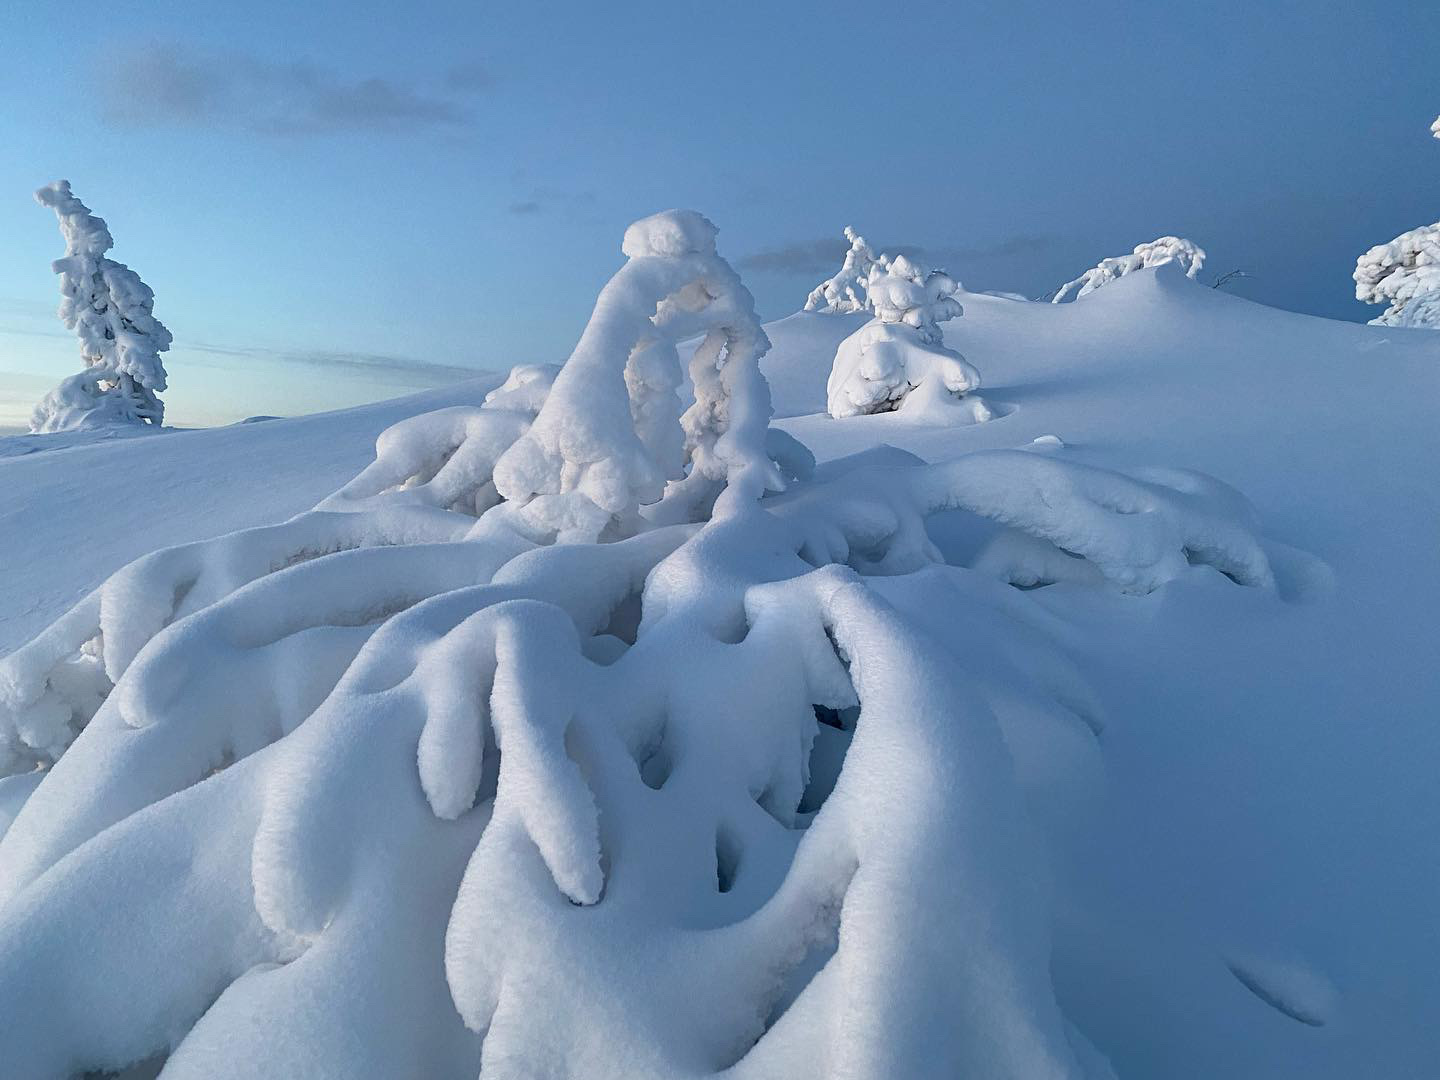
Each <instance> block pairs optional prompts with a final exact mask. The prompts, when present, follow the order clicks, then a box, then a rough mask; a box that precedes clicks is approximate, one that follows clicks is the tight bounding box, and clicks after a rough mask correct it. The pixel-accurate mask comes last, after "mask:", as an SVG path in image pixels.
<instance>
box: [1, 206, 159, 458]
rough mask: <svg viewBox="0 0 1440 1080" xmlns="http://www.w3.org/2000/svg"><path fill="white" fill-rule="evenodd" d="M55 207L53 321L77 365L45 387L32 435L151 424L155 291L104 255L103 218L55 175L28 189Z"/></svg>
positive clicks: (155, 414) (154, 415)
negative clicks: (73, 349)
mask: <svg viewBox="0 0 1440 1080" xmlns="http://www.w3.org/2000/svg"><path fill="white" fill-rule="evenodd" d="M35 199H36V201H37V202H39V203H40V204H41V205H43V206H48V207H50V208H51V209H53V210H54V211H55V216H56V217H57V218H59V219H60V232H61V234H62V235H63V236H64V237H65V256H64V258H60V259H56V260H55V262H54V264H53V266H54V269H55V273H57V274H59V275H60V296H61V300H60V318H61V319H62V320H63V321H64V323H65V325H66V326H67V327H68V328H69V329H71V330H73V331H75V335H76V336H77V337H78V338H79V339H80V355H81V357H82V358H83V359H84V361H85V370H84V371H82V372H80V373H79V374H76V375H71V376H70V377H69V378H68V379H65V380H64V381H63V382H61V383H60V385H59V386H57V387H56V388H55V389H54V390H51V391H50V392H49V393H48V394H46V395H45V397H44V398H42V399H41V400H40V403H39V404H38V405H36V406H35V412H34V414H33V415H32V416H31V418H30V430H31V431H32V432H36V433H42V432H55V431H73V430H77V429H85V428H98V427H107V426H110V425H114V424H153V425H154V426H156V427H159V426H160V424H161V422H162V421H163V420H164V418H165V406H164V404H163V403H162V402H161V400H160V397H159V393H160V391H162V390H164V389H165V365H164V364H163V363H161V361H160V354H161V353H162V352H164V351H165V350H166V349H168V348H170V341H171V338H170V331H169V330H167V329H165V326H164V325H163V324H162V323H161V322H160V320H159V319H157V318H155V315H154V307H155V294H154V293H153V292H151V291H150V286H148V285H146V284H145V282H143V281H141V280H140V276H139V275H138V274H136V273H135V271H133V270H131V269H130V268H129V267H128V266H126V265H125V264H124V263H118V262H115V261H114V260H113V259H107V258H106V257H105V252H107V251H109V250H110V248H112V247H113V246H114V244H115V241H114V240H113V239H111V236H110V230H109V229H108V228H106V225H105V220H104V219H103V218H98V217H96V216H95V215H94V214H92V213H91V212H90V209H89V207H87V206H86V205H85V204H84V203H82V202H81V201H80V200H79V199H78V198H76V197H75V195H73V194H72V193H71V191H70V181H68V180H59V181H56V182H55V183H53V184H49V185H47V186H46V187H43V188H41V189H40V190H39V191H37V192H35Z"/></svg>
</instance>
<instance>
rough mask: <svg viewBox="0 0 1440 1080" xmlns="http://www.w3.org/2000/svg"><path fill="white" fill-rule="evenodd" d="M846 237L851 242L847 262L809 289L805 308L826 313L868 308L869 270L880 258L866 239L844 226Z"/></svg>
mask: <svg viewBox="0 0 1440 1080" xmlns="http://www.w3.org/2000/svg"><path fill="white" fill-rule="evenodd" d="M845 239H846V240H849V241H850V250H849V251H847V252H846V253H845V263H844V265H843V266H841V267H840V271H839V273H837V274H836V275H835V276H834V277H832V278H829V279H827V280H825V281H822V282H821V283H820V284H819V285H816V286H815V288H814V289H812V290H811V291H810V296H809V298H808V299H806V301H805V310H806V311H820V312H824V313H825V314H827V315H845V314H849V313H851V312H855V311H866V310H868V309H869V307H870V303H869V300H868V299H867V296H866V291H865V290H866V288H867V287H868V282H869V278H870V270H871V269H872V268H873V267H874V265H875V263H876V262H877V261H878V257H877V256H876V254H875V253H874V252H873V251H871V250H870V245H869V244H867V243H866V242H865V238H864V237H863V236H861V235H860V234H859V233H857V232H856V231H855V230H854V229H852V228H851V227H850V226H849V225H846V226H845Z"/></svg>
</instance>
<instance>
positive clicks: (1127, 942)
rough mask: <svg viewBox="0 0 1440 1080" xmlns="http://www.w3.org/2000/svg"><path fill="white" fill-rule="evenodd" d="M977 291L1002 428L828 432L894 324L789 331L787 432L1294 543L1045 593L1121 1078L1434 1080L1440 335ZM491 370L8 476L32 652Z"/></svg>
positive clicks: (817, 319) (1205, 300) (315, 492)
mask: <svg viewBox="0 0 1440 1080" xmlns="http://www.w3.org/2000/svg"><path fill="white" fill-rule="evenodd" d="M963 302H964V306H965V315H964V317H962V318H960V319H956V320H953V321H951V322H950V323H947V324H946V325H945V327H944V329H945V337H946V343H947V345H949V346H950V347H951V348H955V349H958V350H959V351H960V352H962V353H964V354H965V356H966V357H967V359H968V360H969V361H970V362H971V363H972V364H974V365H975V367H976V368H978V369H979V371H980V373H981V375H982V376H983V378H984V388H983V389H982V390H981V393H982V395H983V396H984V398H985V400H986V401H987V402H988V403H989V404H990V405H991V407H992V408H993V409H994V410H995V412H996V413H997V414H1000V415H999V416H998V418H997V419H996V420H993V421H991V422H989V423H984V424H979V425H974V426H969V427H954V428H940V427H935V426H926V425H923V424H918V423H915V422H912V421H909V420H906V419H904V418H903V417H902V415H901V414H891V415H884V416H874V417H856V418H851V419H847V420H832V419H829V418H827V417H825V416H823V415H804V414H806V413H816V412H818V411H819V410H821V409H823V407H824V400H825V377H826V375H827V373H828V371H829V365H830V360H831V357H832V356H833V353H834V349H835V346H836V345H837V344H838V342H839V341H840V340H841V339H843V338H844V337H845V336H846V335H848V334H849V333H850V332H851V331H852V330H853V329H855V328H856V327H857V326H859V325H860V324H861V323H863V321H864V319H863V317H857V316H836V315H822V314H812V313H801V314H797V315H794V316H791V317H789V318H787V319H783V320H780V321H778V322H776V323H772V324H769V325H768V326H767V327H766V330H767V333H768V334H769V336H770V337H771V339H772V341H773V343H774V348H773V349H772V351H771V352H770V354H769V355H767V356H766V357H765V358H764V361H763V362H762V368H763V370H764V371H765V373H766V375H767V377H768V378H769V380H770V383H771V386H772V390H773V395H774V401H775V410H776V414H777V415H778V416H782V417H789V419H787V420H785V421H784V422H783V423H781V424H780V425H779V426H781V427H783V428H784V429H785V430H787V431H789V432H790V433H791V434H793V435H794V436H796V437H797V438H799V439H800V440H801V441H802V442H804V443H806V444H807V445H808V446H809V447H810V448H811V449H812V450H813V451H814V452H815V454H816V457H817V458H818V459H820V460H821V461H825V460H830V459H835V458H840V457H843V456H845V455H849V454H853V453H856V452H858V451H862V450H865V449H866V448H869V447H873V446H876V445H877V444H881V443H888V444H891V445H893V446H896V447H900V448H903V449H906V450H910V451H913V452H914V453H916V454H919V455H920V456H922V457H924V458H926V459H928V460H931V461H942V460H948V459H951V458H954V457H957V456H958V455H960V454H963V453H966V452H968V451H971V450H978V449H989V448H1008V447H1022V446H1026V445H1029V444H1030V443H1031V442H1032V440H1034V439H1036V438H1038V437H1041V436H1045V435H1056V436H1059V437H1060V439H1062V440H1063V442H1064V443H1065V446H1064V448H1063V449H1059V450H1055V451H1047V453H1054V454H1056V455H1059V456H1061V457H1063V458H1066V459H1068V460H1075V461H1080V462H1089V463H1094V464H1100V465H1105V464H1112V463H1117V462H1121V461H1124V462H1131V463H1134V462H1142V463H1148V464H1152V465H1158V466H1174V467H1183V468H1192V469H1198V470H1202V471H1204V472H1206V473H1210V474H1212V475H1213V476H1216V477H1218V478H1220V479H1221V480H1223V481H1225V482H1227V483H1229V484H1231V485H1233V486H1235V487H1236V488H1238V489H1239V490H1240V491H1242V492H1244V493H1245V494H1246V495H1247V496H1248V497H1249V498H1250V500H1251V501H1252V502H1253V503H1254V505H1255V507H1256V508H1257V510H1258V512H1259V515H1260V518H1261V521H1262V524H1263V532H1264V535H1265V536H1266V537H1268V538H1270V540H1272V541H1275V542H1278V544H1279V545H1282V546H1279V547H1276V548H1275V549H1274V550H1273V552H1272V559H1273V561H1274V562H1275V565H1276V569H1277V574H1278V576H1279V578H1280V589H1279V591H1278V593H1267V592H1264V591H1261V590H1249V589H1241V588H1229V587H1225V588H1217V587H1213V586H1214V583H1213V582H1210V581H1207V580H1205V579H1202V578H1199V577H1196V578H1190V577H1187V578H1183V579H1181V580H1178V581H1175V582H1173V583H1171V584H1169V585H1167V586H1165V587H1164V588H1161V589H1159V590H1158V591H1156V592H1153V593H1150V594H1149V595H1146V596H1131V595H1121V594H1119V593H1116V592H1112V591H1101V590H1096V589H1093V588H1085V587H1082V586H1078V585H1066V584H1057V585H1051V586H1049V587H1046V588H1044V589H1040V590H1035V591H1031V592H1028V593H1024V594H1017V595H1023V596H1025V597H1026V598H1027V601H1029V602H1033V605H1034V608H1033V610H1034V611H1035V612H1036V618H1037V619H1039V620H1041V621H1043V622H1044V624H1045V627H1046V631H1047V633H1048V634H1049V635H1050V636H1051V637H1052V638H1053V639H1054V640H1056V641H1058V642H1059V643H1060V645H1061V647H1062V648H1063V649H1064V651H1065V653H1066V654H1067V656H1068V657H1069V658H1070V659H1071V660H1073V661H1074V662H1075V664H1076V665H1077V667H1078V669H1079V670H1080V671H1081V672H1083V673H1084V678H1085V680H1086V682H1087V683H1088V684H1089V686H1090V687H1091V689H1092V690H1093V691H1094V693H1095V696H1096V699H1097V703H1098V712H1099V718H1100V720H1101V722H1103V730H1102V732H1101V734H1100V737H1099V740H1098V753H1096V752H1093V751H1090V750H1087V751H1086V752H1085V753H1082V754H1080V755H1078V757H1077V755H1075V754H1072V753H1066V752H1063V751H1062V750H1061V749H1059V748H1052V747H1050V746H1048V745H1045V744H1044V743H1043V742H1040V743H1037V744H1036V745H1034V746H1031V747H1030V748H1029V749H1028V750H1027V751H1025V752H1023V753H1018V754H1017V756H1019V757H1021V758H1022V759H1023V761H1022V771H1023V770H1028V771H1029V772H1030V774H1031V780H1032V782H1031V783H1030V785H1029V786H1028V788H1027V790H1029V791H1031V792H1035V791H1039V792H1047V791H1048V792H1050V793H1051V796H1053V801H1048V802H1047V801H1045V800H1046V796H1043V795H1042V796H1041V801H1040V802H1039V803H1038V804H1037V805H1036V806H1034V807H1032V810H1033V811H1034V812H1035V813H1036V815H1037V817H1038V820H1039V824H1040V825H1041V830H1042V832H1043V833H1044V835H1045V836H1046V845H1047V849H1048V853H1049V855H1050V862H1051V872H1052V877H1053V881H1052V883H1051V891H1052V893H1053V898H1052V903H1053V904H1054V906H1055V908H1056V911H1057V918H1058V925H1057V927H1056V931H1055V933H1056V942H1055V956H1054V960H1053V968H1054V978H1055V983H1056V990H1057V993H1058V996H1059V998H1060V1004H1061V1005H1062V1006H1063V1007H1064V1010H1065V1013H1066V1015H1067V1016H1069V1017H1071V1018H1073V1019H1074V1020H1075V1022H1076V1023H1077V1024H1078V1025H1079V1027H1080V1028H1082V1029H1083V1030H1084V1032H1085V1033H1086V1035H1088V1036H1089V1038H1090V1039H1091V1040H1092V1041H1093V1042H1094V1043H1095V1044H1096V1045H1097V1046H1098V1048H1099V1049H1100V1050H1101V1051H1102V1052H1103V1053H1104V1054H1105V1055H1106V1056H1108V1057H1109V1058H1110V1060H1111V1062H1112V1064H1113V1065H1114V1068H1115V1071H1116V1073H1117V1075H1118V1076H1120V1077H1146V1078H1149V1077H1155V1078H1160V1077H1166V1078H1195V1080H1200V1078H1207V1080H1208V1078H1213V1077H1220V1076H1223V1077H1235V1078H1241V1080H1246V1078H1251V1077H1254V1078H1257V1080H1258V1078H1271V1077H1334V1078H1336V1080H1339V1078H1352V1077H1356V1076H1384V1077H1395V1078H1405V1077H1417V1078H1418V1077H1423V1076H1427V1075H1433V1063H1434V1062H1435V1061H1437V1060H1440V1031H1437V1030H1436V1028H1435V1025H1434V1024H1433V1022H1432V1020H1431V1018H1432V1017H1433V1016H1434V1015H1436V1013H1437V1011H1440V963H1437V960H1440V941H1437V937H1436V932H1435V930H1434V916H1433V901H1434V898H1435V896H1436V895H1440V859H1437V858H1436V842H1435V840H1434V831H1435V830H1434V824H1435V822H1436V821H1437V820H1440V786H1437V785H1436V784H1435V783H1434V779H1433V778H1434V776H1435V775H1436V772H1437V766H1440V732H1437V729H1436V725H1435V719H1436V715H1437V712H1440V709H1437V704H1440V664H1437V663H1436V655H1437V651H1440V650H1437V638H1440V635H1437V633H1436V631H1435V628H1434V616H1433V611H1434V609H1435V606H1436V603H1437V601H1440V552H1437V539H1440V498H1437V497H1436V494H1435V490H1434V473H1435V465H1436V463H1437V462H1440V432H1437V430H1436V425H1435V423H1434V418H1433V414H1434V408H1435V403H1436V402H1437V401H1440V335H1437V334H1434V333H1433V332H1426V331H1408V330H1399V329H1392V328H1381V327H1364V326H1354V325H1350V324H1340V323H1334V322H1329V321H1325V320H1319V319H1312V318H1308V317H1304V316H1298V315H1292V314H1288V313H1284V312H1279V311H1275V310H1272V309H1267V308H1263V307H1260V306H1257V305H1254V304H1250V303H1248V302H1246V301H1242V300H1239V299H1236V298H1234V297H1230V296H1228V295H1225V294H1222V293H1219V292H1216V291H1213V290H1210V289H1206V288H1204V287H1202V286H1199V285H1197V284H1195V283H1193V282H1191V281H1188V280H1186V279H1185V278H1184V276H1183V274H1181V273H1179V272H1178V271H1175V270H1173V268H1172V269H1170V270H1166V269H1162V270H1161V271H1159V272H1141V273H1136V274H1133V275H1130V276H1128V277H1126V278H1124V279H1122V280H1119V281H1117V282H1114V283H1112V284H1110V285H1107V286H1106V287H1105V288H1104V289H1101V290H1098V291H1096V292H1095V293H1094V294H1092V295H1090V296H1087V297H1086V298H1085V299H1084V300H1082V301H1079V302H1076V303H1073V304H1067V305H1059V306H1051V305H1047V304H1035V303H1024V302H1018V301H1013V300H1006V299H1000V298H997V297H993V296H987V295H979V294H975V295H966V296H964V297H963ZM489 385H491V384H489V383H486V382H483V381H477V382H475V383H472V384H464V385H462V386H460V387H454V388H450V389H447V390H445V391H435V392H431V393H429V394H425V395H417V396H415V397H411V398H405V399H401V400H398V401H395V402H389V403H385V404H383V405H377V406H369V407H366V408H363V409H356V410H349V411H346V412H340V413H331V414H325V415H322V416H316V417H308V418H304V419H300V420H292V421H271V422H267V423H263V424H254V425H246V426H238V427H233V428H226V429H217V430H213V431H204V432H189V433H175V434H169V435H162V436H154V437H147V438H140V439H134V440H127V441H124V442H118V443H114V444H109V445H96V446H84V447H75V448H72V449H68V450H62V451H54V452H46V453H35V454H27V455H25V456H22V457H11V458H0V491H4V492H5V501H4V503H3V506H0V551H3V552H4V555H5V560H6V570H5V576H4V578H3V584H0V654H3V653H4V652H6V651H8V650H9V649H11V648H13V647H15V646H16V645H18V644H19V643H21V642H23V641H24V640H26V639H28V638H29V637H30V636H32V635H33V634H34V633H35V632H36V631H37V630H39V629H40V628H41V627H42V626H44V625H45V624H47V623H48V622H50V621H51V620H53V619H54V618H55V617H56V616H58V615H59V614H60V613H61V612H62V611H63V610H64V609H65V608H66V607H67V606H68V605H69V604H70V603H72V602H74V601H75V600H76V599H78V598H79V597H80V596H81V595H82V594H83V593H84V592H85V591H87V590H88V589H90V588H92V587H93V586H94V585H96V584H97V583H98V582H99V581H101V580H103V579H104V578H105V577H106V576H107V575H108V574H109V573H111V572H112V571H114V570H115V569H118V568H119V567H120V566H121V565H123V564H125V563H126V562H128V561H129V560H131V559H132V558H134V557H136V556H137V555H140V554H142V553H144V552H146V551H149V550H152V549H154V548H156V547H159V546H162V545H166V544H174V543H179V542H182V541H185V540H189V539H194V538H199V537H205V536H213V535H217V534H220V533H223V532H226V531H229V530H232V529H235V528H239V527H242V526H246V525H251V524H258V523H264V522H273V521H278V520H281V519H284V518H286V517H288V516H290V515H291V514H293V513H296V512H298V511H300V510H303V509H306V508H308V507H310V506H312V505H314V503H315V502H317V501H318V500H319V499H320V498H321V497H322V496H324V495H325V494H327V493H329V492H330V491H333V490H335V489H336V488H338V487H339V486H340V485H341V484H342V483H344V482H345V481H346V480H348V479H349V478H350V477H351V476H353V475H354V474H356V473H357V472H359V471H360V469H361V468H363V467H364V466H365V465H366V464H367V463H368V462H369V461H370V459H371V457H372V456H373V451H372V445H373V440H374V437H375V435H376V434H377V433H378V432H379V431H380V430H381V429H383V428H384V427H386V426H388V425H389V424H390V423H393V422H394V421H395V420H397V419H399V418H401V417H404V416H408V415H412V414H414V413H417V412H420V411H423V410H424V409H428V408H434V407H439V406H441V405H448V404H451V403H456V402H475V401H478V400H480V399H481V398H482V397H483V391H484V390H486V389H488V387H489ZM116 475H120V476H124V477H126V478H127V480H128V478H134V480H135V482H136V485H137V488H138V489H139V490H142V491H145V492H146V493H147V494H146V497H145V499H144V501H128V500H123V499H119V498H117V497H115V495H114V486H113V485H112V484H108V483H103V482H101V478H102V477H103V478H106V479H108V478H110V477H113V476H116ZM97 491H98V492H99V493H100V494H99V496H98V497H97V496H96V495H95V494H94V493H96V492H97ZM951 524H952V523H951V522H950V521H948V520H947V519H944V518H942V519H937V520H935V521H933V522H932V536H933V537H934V539H935V540H936V541H937V543H938V544H939V546H940V547H941V549H942V550H944V551H945V552H946V553H947V555H953V556H954V557H955V559H956V561H964V560H965V559H967V558H968V557H969V556H971V555H973V554H974V544H975V537H974V536H973V534H971V533H970V532H967V530H966V529H965V528H962V527H960V526H959V524H958V519H956V522H955V527H953V528H952V527H950V526H951ZM1286 546H1288V548H1293V549H1295V550H1294V551H1293V552H1288V551H1287V550H1286ZM57 556H58V557H57ZM968 614H969V611H968V609H965V608H963V607H955V608H953V609H941V610H936V611H934V612H933V613H932V614H931V616H930V617H931V618H932V619H933V622H934V625H933V627H932V628H931V629H932V630H933V632H934V634H935V635H936V636H937V637H939V638H944V637H945V636H946V635H953V634H963V633H964V630H963V628H964V626H965V624H966V621H967V615H968ZM976 648H977V650H978V649H983V642H978V641H977V642H976ZM1038 663H1039V662H1038V661H1037V665H1038ZM1012 749H1013V748H1012ZM1087 755H1088V756H1087ZM1077 761H1078V762H1079V763H1080V764H1079V765H1078V766H1077ZM1047 772H1048V775H1046V774H1047ZM1036 775H1039V776H1041V777H1042V778H1043V781H1044V782H1043V783H1041V782H1035V776H1036Z"/></svg>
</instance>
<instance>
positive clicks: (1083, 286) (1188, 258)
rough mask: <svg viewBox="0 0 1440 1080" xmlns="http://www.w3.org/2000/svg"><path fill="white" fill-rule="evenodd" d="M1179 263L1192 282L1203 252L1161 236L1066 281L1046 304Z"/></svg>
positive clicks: (1202, 263)
mask: <svg viewBox="0 0 1440 1080" xmlns="http://www.w3.org/2000/svg"><path fill="white" fill-rule="evenodd" d="M1172 262H1173V263H1179V264H1180V265H1181V266H1182V267H1184V268H1185V276H1186V277H1188V278H1194V277H1195V276H1196V275H1197V274H1199V273H1200V269H1201V267H1203V266H1204V265H1205V249H1204V248H1202V247H1199V246H1197V245H1196V244H1193V243H1191V242H1190V241H1189V240H1186V239H1184V238H1183V237H1179V236H1162V237H1160V239H1158V240H1151V241H1150V242H1149V243H1148V244H1140V245H1138V246H1137V247H1136V248H1135V250H1134V251H1132V252H1131V253H1130V254H1129V255H1119V256H1116V257H1114V258H1110V259H1101V260H1100V263H1099V265H1098V266H1094V267H1092V268H1091V269H1089V270H1086V271H1085V273H1083V274H1081V275H1080V276H1079V277H1078V278H1076V279H1075V280H1074V281H1067V282H1066V283H1065V284H1064V285H1062V286H1060V288H1059V289H1058V290H1056V293H1055V295H1054V296H1053V297H1051V300H1050V302H1051V303H1052V304H1058V303H1060V302H1061V301H1062V300H1064V299H1065V298H1066V297H1067V296H1069V295H1070V293H1072V292H1075V290H1076V289H1078V290H1079V291H1078V292H1075V296H1076V299H1079V298H1080V297H1082V296H1086V295H1088V294H1089V293H1092V292H1094V291H1095V290H1096V289H1098V288H1100V286H1102V285H1108V284H1110V282H1112V281H1114V280H1115V279H1116V278H1122V277H1124V276H1125V275H1126V274H1129V273H1132V272H1133V271H1136V270H1148V269H1150V268H1151V267H1155V266H1164V265H1165V264H1166V263H1172Z"/></svg>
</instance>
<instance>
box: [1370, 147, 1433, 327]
mask: <svg viewBox="0 0 1440 1080" xmlns="http://www.w3.org/2000/svg"><path fill="white" fill-rule="evenodd" d="M1436 123H1440V121H1436ZM1354 276H1355V299H1357V300H1363V301H1364V302H1365V303H1367V304H1388V305H1389V306H1388V307H1387V308H1386V309H1385V312H1384V313H1383V314H1382V315H1380V316H1379V317H1377V318H1374V319H1371V320H1370V323H1371V325H1372V326H1415V327H1433V328H1436V329H1440V221H1437V222H1436V223H1435V224H1433V225H1422V226H1421V227H1420V228H1418V229H1411V230H1410V231H1409V232H1406V233H1401V234H1400V235H1399V236H1397V237H1396V238H1395V239H1394V240H1391V241H1390V242H1389V243H1388V244H1378V245H1376V246H1375V247H1373V248H1371V249H1370V250H1369V251H1367V252H1366V253H1365V254H1364V255H1361V256H1360V258H1359V260H1358V261H1357V262H1356V263H1355V275H1354Z"/></svg>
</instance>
